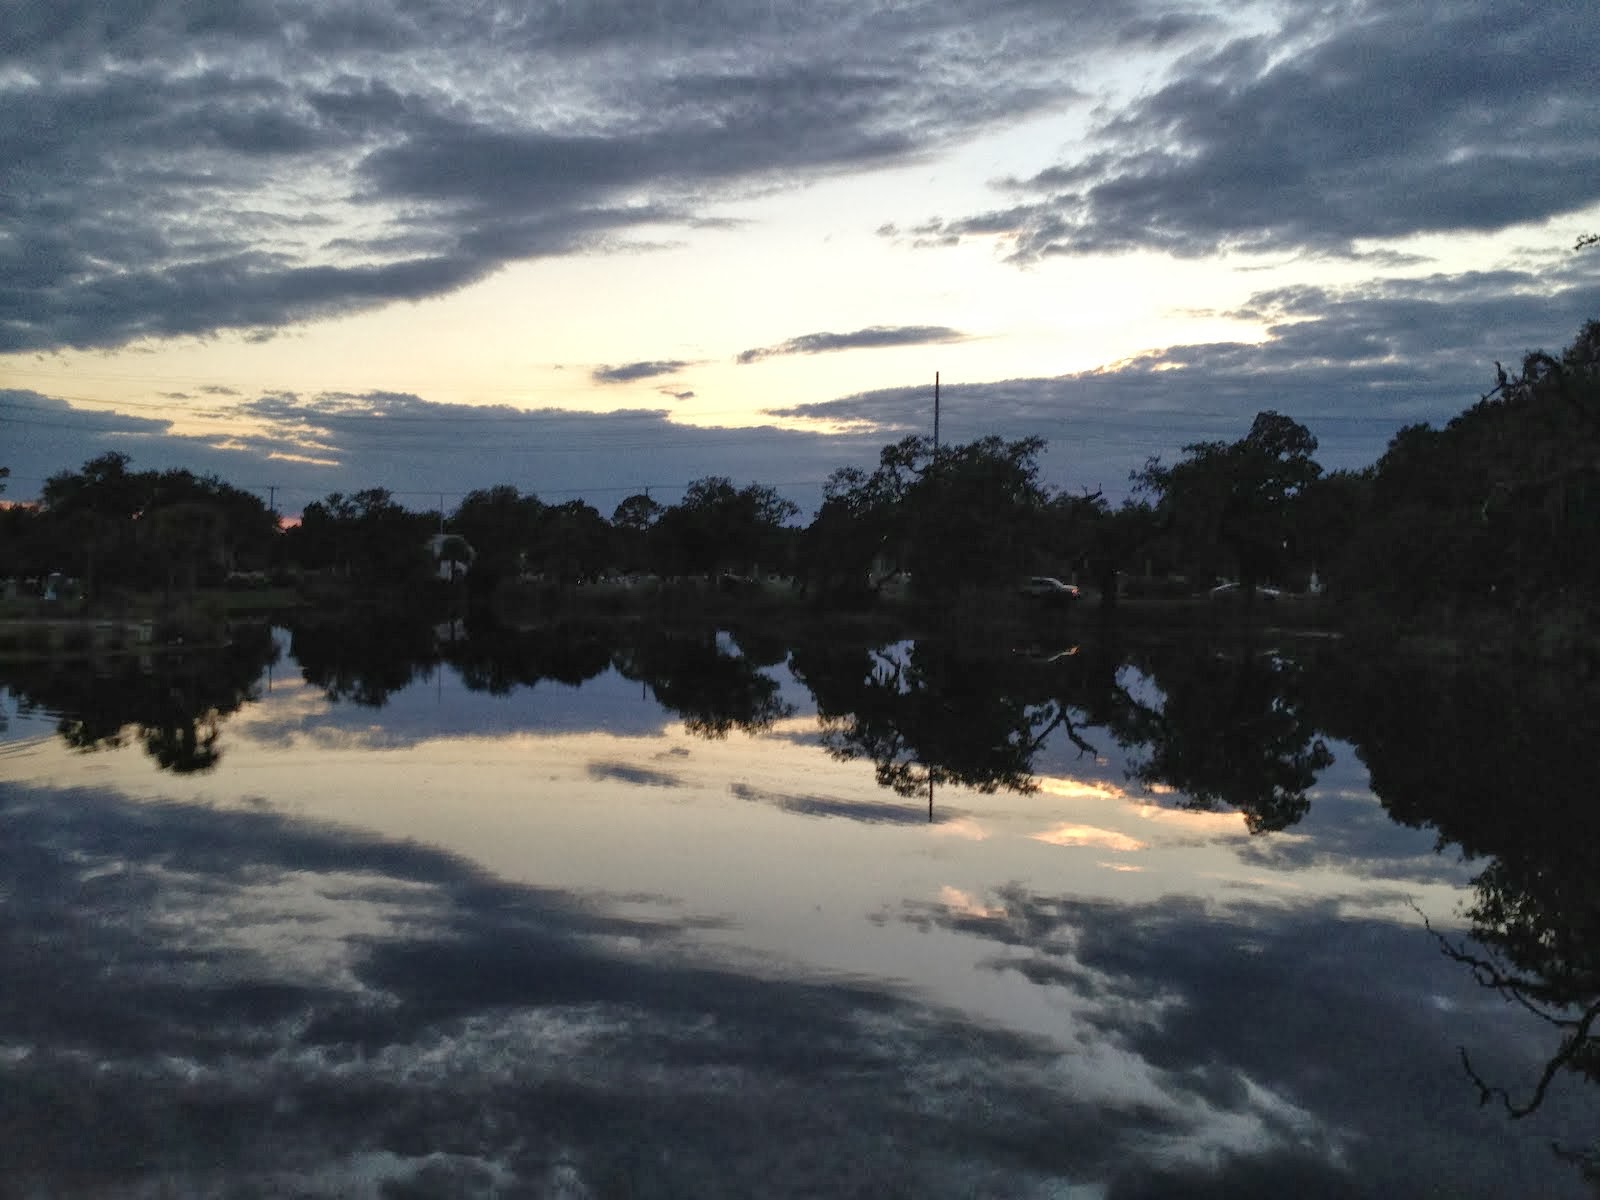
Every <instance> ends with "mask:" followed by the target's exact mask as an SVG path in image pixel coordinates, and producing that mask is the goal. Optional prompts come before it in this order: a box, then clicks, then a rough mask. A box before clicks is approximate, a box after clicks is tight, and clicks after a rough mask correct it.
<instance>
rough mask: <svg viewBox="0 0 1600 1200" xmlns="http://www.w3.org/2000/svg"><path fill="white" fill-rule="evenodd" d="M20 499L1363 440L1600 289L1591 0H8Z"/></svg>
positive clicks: (583, 491)
mask: <svg viewBox="0 0 1600 1200" xmlns="http://www.w3.org/2000/svg"><path fill="white" fill-rule="evenodd" d="M0 25H3V27H4V28H5V29H6V35H5V36H4V38H0V114H4V115H3V116H0V218H3V219H0V465H4V466H7V467H9V468H10V469H11V472H12V474H11V478H10V479H9V480H8V481H7V486H8V491H7V499H10V500H27V499H30V498H33V497H35V496H36V495H37V494H38V492H39V488H40V486H41V485H42V484H43V482H44V480H45V479H46V478H47V477H48V476H50V475H51V474H53V473H55V472H57V471H61V470H64V469H72V468H76V467H77V466H79V465H80V464H81V463H82V462H84V461H86V460H87V459H89V458H91V457H93V456H95V455H97V454H100V453H103V452H104V451H106V450H111V449H116V450H121V451H123V452H125V453H128V454H129V455H131V457H132V466H133V468H134V469H147V468H165V467H186V468H188V469H190V470H194V471H197V472H204V473H215V474H217V475H220V476H221V477H222V478H224V479H226V480H227V481H229V482H231V483H233V484H235V485H237V486H240V487H244V488H248V489H251V490H254V491H257V492H258V493H260V494H262V496H263V498H268V497H270V499H271V502H272V503H273V504H275V505H276V506H277V507H278V508H279V509H280V510H282V511H284V512H286V513H293V512H297V511H298V510H299V509H300V508H301V507H302V506H303V505H304V504H306V503H308V502H310V501H311V500H313V499H316V498H318V497H320V496H322V495H325V494H326V493H328V492H332V491H345V492H351V491H355V490H358V489H361V488H365V487H384V488H388V489H389V490H390V491H391V492H393V493H394V494H395V496H396V498H397V499H399V500H400V501H401V502H402V503H404V504H406V505H407V506H408V507H412V508H416V509H432V508H434V507H439V506H442V507H444V508H446V509H449V508H453V507H454V506H455V505H456V504H457V503H458V502H459V500H460V498H461V497H462V495H464V494H465V493H466V492H467V491H469V490H471V489H473V488H480V487H489V486H493V485H495V484H500V483H510V484H513V485H515V486H517V487H518V488H519V489H521V490H522V491H523V492H524V493H530V492H531V493H533V494H536V495H538V496H540V497H541V498H542V499H547V500H549V501H551V502H562V501H565V500H570V499H574V498H578V497H581V498H583V499H585V500H587V501H588V502H589V503H592V504H594V505H595V507H597V508H599V509H600V510H601V512H602V513H605V514H607V515H609V513H610V512H611V510H612V509H613V508H614V507H615V505H616V504H617V502H619V501H620V500H622V499H623V498H624V497H625V496H627V495H629V494H632V493H634V492H638V491H643V490H648V491H649V493H650V494H651V495H652V496H653V497H656V498H658V499H660V500H661V501H662V502H664V503H673V502H675V501H676V500H677V499H678V498H680V497H681V495H682V492H683V488H684V486H685V485H686V484H687V483H688V482H690V481H691V480H694V479H697V478H701V477H703V476H706V475H727V476H729V477H731V478H732V479H733V480H734V481H735V482H736V483H739V484H743V483H745V482H750V481H757V482H761V483H765V484H770V485H773V486H776V487H777V488H778V489H779V490H780V491H782V492H784V493H785V494H787V495H789V496H791V497H792V498H793V499H795V500H796V501H798V502H799V503H800V504H801V506H802V509H803V510H804V515H807V516H808V515H809V513H810V512H811V511H812V510H813V509H814V508H815V506H816V504H817V503H818V502H819V501H820V497H821V488H822V484H823V481H824V480H826V478H827V477H828V475H829V474H830V473H831V472H832V471H833V470H834V469H836V468H838V467H841V466H852V465H853V466H870V465H871V464H872V463H873V462H874V461H875V459H876V456H877V452H878V450H879V449H880V448H881V447H882V446H883V445H884V444H886V443H888V442H892V441H895V440H898V439H899V438H901V437H904V436H906V435H908V434H912V433H920V434H931V433H932V431H933V409H934V397H933V393H934V380H935V376H936V374H937V376H938V378H939V382H940V426H941V427H940V435H941V438H942V439H943V440H945V441H946V442H959V441H967V440H970V439H972V438H975V437H980V436H985V435H988V434H998V435H1000V436H1003V437H1007V438H1014V437H1024V436H1032V435H1037V436H1040V437H1044V438H1046V439H1048V448H1047V450H1046V452H1045V454H1044V455H1043V457H1042V459H1041V465H1042V468H1043V477H1044V479H1045V480H1046V481H1047V482H1048V483H1049V484H1050V485H1051V486H1054V487H1059V488H1064V489H1067V490H1070V491H1073V492H1079V491H1083V490H1089V491H1093V490H1095V489H1099V490H1101V491H1102V493H1103V494H1104V495H1105V496H1106V497H1107V498H1108V499H1110V500H1112V501H1113V502H1115V501H1118V500H1120V499H1121V498H1122V497H1123V496H1125V495H1126V494H1127V491H1128V487H1129V484H1128V473H1129V471H1130V470H1132V469H1134V468H1137V467H1139V466H1140V465H1142V464H1143V462H1144V461H1145V459H1146V458H1147V457H1148V456H1150V455H1152V454H1160V455H1162V456H1163V457H1164V458H1166V459H1167V460H1168V461H1170V460H1171V459H1172V458H1173V457H1175V456H1176V455H1178V454H1179V453H1181V447H1182V446H1184V445H1185V444H1188V443H1191V442H1194V441H1198V440H1204V439H1212V438H1224V439H1228V440H1232V439H1233V438H1237V437H1240V436H1242V435H1243V434H1244V432H1245V431H1246V430H1247V429H1248V428H1249V424H1250V421H1251V419H1252V417H1253V416H1254V415H1255V414H1256V413H1257V412H1259V411H1262V410H1266V409H1273V410H1276V411H1279V412H1283V413H1285V414H1287V415H1289V416H1292V417H1294V418H1295V419H1296V420H1299V421H1301V422H1303V423H1304V424H1306V425H1307V426H1308V427H1309V428H1310V429H1311V431H1312V432H1313V433H1314V434H1315V435H1316V436H1317V437H1318V439H1319V441H1320V443H1321V448H1320V451H1319V455H1318V457H1319V459H1320V461H1321V462H1322V463H1323V464H1324V466H1326V467H1329V468H1336V467H1360V466H1364V465H1366V464H1368V463H1370V462H1372V461H1374V460H1375V459H1376V458H1377V456H1378V455H1379V454H1381V453H1382V451H1383V448H1384V446H1385V445H1386V444H1387V442H1388V439H1389V438H1390V437H1391V436H1392V435H1393V433H1394V432H1395V431H1396V430H1397V429H1399V428H1400V427H1401V426H1403V425H1405V424H1409V423H1413V422H1417V421H1428V422H1431V423H1434V424H1438V423H1441V422H1443V421H1444V420H1447V419H1448V418H1449V417H1451V416H1452V415H1454V414H1455V413H1457V412H1459V411H1461V410H1462V409H1463V408H1465V407H1467V406H1469V405H1470V404H1472V403H1473V402H1475V401H1476V400H1477V399H1478V398H1479V397H1480V396H1481V395H1483V394H1484V393H1485V392H1487V391H1488V390H1489V389H1490V387H1492V385H1493V382H1494V378H1495V374H1494V372H1495V363H1496V362H1497V361H1500V362H1504V363H1506V364H1507V366H1512V365H1514V364H1515V363H1517V362H1519V361H1520V359H1521V356H1522V355H1523V354H1524V353H1525V352H1527V351H1529V350H1534V349H1545V350H1549V351H1559V350H1560V349H1561V348H1562V347H1563V346H1565V345H1566V344H1567V343H1568V342H1570V341H1571V340H1572V338H1573V336H1574V335H1575V334H1576V333H1577V331H1578V329H1579V328H1580V327H1581V326H1582V324H1583V323H1584V322H1585V321H1586V320H1588V319H1590V318H1594V317H1600V247H1591V248H1589V249H1587V250H1578V249H1576V248H1575V247H1576V243H1577V241H1578V239H1579V238H1580V237H1581V236H1582V235H1585V234H1588V233H1593V232H1600V168H1597V167H1596V164H1597V163H1600V89H1597V88H1595V87H1594V74H1593V72H1594V63H1595V62H1597V61H1600V8H1597V7H1596V6H1595V5H1593V4H1592V3H1591V2H1590V0H1545V2H1543V3H1512V2H1507V0H1494V2H1493V3H1490V2H1488V0H1451V2H1450V3H1430V2H1419V0H1371V2H1363V0H1316V2H1314V3H1303V2H1300V0H1281V2H1279V3H1275V4H1237V3H1230V4H1227V5H1208V4H1204V3H1189V2H1186V0H1179V2H1168V0H848V2H845V0H814V2H809V3H804V4H801V3H784V2H782V0H692V2H690V0H582V2H580V0H546V2H545V3H536V2H534V3H530V2H528V0H516V2H512V0H304V2H302V0H121V2H119V3H118V4H115V5H107V4H104V3H101V2H99V0H0Z"/></svg>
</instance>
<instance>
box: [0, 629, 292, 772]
mask: <svg viewBox="0 0 1600 1200" xmlns="http://www.w3.org/2000/svg"><path fill="white" fill-rule="evenodd" d="M277 657H278V650H277V646H276V644H275V643H274V642H273V640H272V632H271V630H269V629H267V628H266V627H265V626H240V627H238V628H235V629H233V630H232V631H231V632H230V640H229V642H228V644H227V645H225V646H222V647H219V648H217V649H212V650H195V649H186V650H183V651H181V652H180V651H168V652H162V653H155V654H144V655H137V654H114V655H102V656H98V657H93V658H78V657H66V658H46V659H30V660H22V661H16V662H9V663H5V664H4V665H3V666H0V683H3V684H4V685H5V686H7V687H9V688H10V689H11V690H12V691H13V692H14V693H15V694H16V695H17V697H18V701H19V704H20V706H21V707H22V708H24V709H28V708H41V709H45V710H47V711H50V712H54V713H57V714H59V718H58V720H57V723H56V729H57V732H58V733H60V735H61V738H62V740H63V741H64V742H66V744H67V745H69V746H71V747H73V748H74V749H76V750H84V751H92V750H99V749H111V748H116V747H120V746H123V745H125V744H127V742H128V740H129V738H130V736H132V737H137V738H138V740H139V742H140V743H141V744H142V745H143V746H144V749H145V752H146V753H147V754H149V755H150V757H151V758H153V759H155V761H156V764H157V765H158V766H159V767H160V768H161V769H162V770H166V771H173V772H175V773H178V774H192V773H195V772H200V771H208V770H210V769H211V768H213V767H215V766H216V765H217V763H218V761H219V760H220V759H221V757H222V748H221V745H220V744H219V743H220V739H221V727H222V723H223V721H224V720H225V719H226V718H227V717H228V716H229V715H231V714H232V713H234V712H236V711H237V710H238V709H239V708H240V707H241V706H243V705H244V704H246V703H248V702H250V701H252V700H254V699H256V698H257V691H256V685H257V682H258V681H259V680H260V678H261V674H262V672H263V671H264V670H266V668H267V667H268V666H269V665H270V664H271V663H273V662H275V661H277Z"/></svg>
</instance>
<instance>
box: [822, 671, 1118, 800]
mask: <svg viewBox="0 0 1600 1200" xmlns="http://www.w3.org/2000/svg"><path fill="white" fill-rule="evenodd" d="M1089 661H1090V659H1088V658H1087V657H1085V658H1082V659H1080V658H1079V657H1078V656H1076V655H1072V654H1066V655H1062V656H1060V657H1059V658H1056V659H1055V660H1054V661H1046V662H1040V661H1036V660H1033V659H1029V658H1024V657H1018V656H1008V657H996V656H994V655H993V654H988V655H981V654H973V653H970V652H964V651H963V650H962V649H961V648H959V647H956V646H952V645H950V644H948V643H935V642H912V643H907V644H899V645H892V646H881V647H871V646H852V645H841V644H837V643H807V644H803V645H800V646H797V647H796V648H795V650H794V652H793V655H792V656H791V659H790V666H791V669H792V670H793V671H794V674H795V676H796V678H798V679H799V680H801V681H802V682H803V683H804V684H805V685H806V687H808V688H809V689H810V690H811V693H812V695H813V696H814V697H815V699H816V705H817V716H818V720H819V723H820V725H821V729H822V741H823V745H824V746H826V747H827V749H828V752H829V753H830V754H832V755H833V756H834V757H836V758H839V759H845V760H850V759H857V758H865V759H870V760H871V761H872V764H873V769H874V773H875V775H876V777H877V780H878V782H879V783H880V784H881V785H883V786H884V787H887V788H891V789H893V790H894V791H895V792H896V793H898V794H900V795H902V796H914V795H922V794H924V793H926V794H927V795H928V796H929V797H930V801H931V797H932V795H933V792H932V789H933V787H934V785H936V784H953V785H959V786H961V787H966V788H971V789H973V790H975V791H977V792H980V793H993V792H996V791H999V790H1001V789H1006V790H1009V791H1014V792H1028V791H1032V790H1033V789H1034V788H1035V787H1036V786H1037V783H1036V781H1035V779H1034V775H1033V768H1034V760H1035V758H1036V757H1037V755H1038V753H1039V750H1040V749H1041V748H1042V747H1043V746H1044V744H1045V743H1046V741H1048V740H1049V739H1050V738H1051V737H1052V736H1053V735H1057V734H1059V735H1060V736H1061V737H1063V738H1065V739H1068V740H1071V741H1072V742H1074V744H1077V745H1079V746H1080V747H1081V748H1082V749H1083V750H1084V751H1085V752H1087V753H1090V754H1092V753H1093V747H1091V746H1090V745H1089V744H1088V743H1087V742H1086V741H1084V740H1083V739H1082V737H1081V735H1080V734H1079V732H1078V725H1079V723H1081V722H1082V720H1083V719H1084V718H1083V716H1082V715H1081V712H1082V708H1083V705H1082V704H1081V703H1075V701H1078V700H1079V699H1080V696H1079V692H1080V689H1082V688H1084V687H1085V686H1086V679H1085V674H1086V673H1085V672H1084V671H1082V670H1077V669H1075V668H1076V667H1077V666H1078V664H1079V663H1087V662H1089Z"/></svg>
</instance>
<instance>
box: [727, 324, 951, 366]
mask: <svg viewBox="0 0 1600 1200" xmlns="http://www.w3.org/2000/svg"><path fill="white" fill-rule="evenodd" d="M966 337H967V335H966V334H964V333H961V332H960V331H959V330H955V329H951V328H949V327H948V326H945V325H872V326H869V327H868V328H866V329H857V330H855V331H854V332H853V333H806V334H801V335H800V336H799V337H792V338H790V339H789V340H788V341H785V342H780V343H778V345H776V346H762V347H757V348H756V349H754V350H741V351H740V352H739V355H738V361H739V362H741V363H753V362H759V361H761V360H762V359H764V358H775V357H778V356H779V355H784V354H827V353H831V352H833V351H835V350H868V349H878V348H881V347H884V346H927V345H939V344H942V343H946V342H961V341H965V340H966Z"/></svg>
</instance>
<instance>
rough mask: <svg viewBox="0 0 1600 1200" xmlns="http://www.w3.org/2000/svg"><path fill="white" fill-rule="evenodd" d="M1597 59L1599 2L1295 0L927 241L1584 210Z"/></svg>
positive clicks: (1340, 230) (1066, 243)
mask: <svg viewBox="0 0 1600 1200" xmlns="http://www.w3.org/2000/svg"><path fill="white" fill-rule="evenodd" d="M1156 25H1157V26H1158V27H1159V26H1160V25H1161V21H1160V20H1159V19H1157V20H1156ZM1134 28H1135V25H1133V24H1130V25H1129V26H1128V29H1129V30H1130V31H1131V30H1133V29H1134ZM1597 56H1600V21H1596V20H1595V19H1594V15H1593V13H1592V12H1591V11H1590V10H1589V9H1588V8H1586V7H1585V6H1583V5H1575V4H1533V3H1527V4H1513V5H1510V6H1507V5H1505V4H1500V3H1491V2H1489V0H1472V2H1468V3H1463V4H1453V5H1451V6H1450V7H1449V8H1448V9H1447V10H1446V9H1435V8H1427V7H1418V6H1417V5H1414V4H1409V3H1406V2H1404V0H1379V2H1376V3H1367V2H1364V3H1340V4H1335V5H1332V6H1327V7H1325V8H1320V9H1319V8H1312V7H1310V6H1307V7H1305V8H1302V9H1296V8H1293V7H1291V8H1290V9H1288V10H1287V12H1286V20H1285V23H1284V24H1283V25H1282V26H1281V27H1280V28H1279V29H1277V30H1275V31H1273V32H1270V33H1263V34H1260V35H1257V36H1253V37H1247V38H1241V39H1238V40H1235V41H1232V42H1230V43H1228V44H1226V45H1224V46H1221V47H1219V48H1213V49H1208V50H1204V51H1196V52H1193V53H1191V54H1189V55H1187V56H1185V57H1183V58H1181V59H1180V60H1179V61H1178V65H1177V67H1176V68H1175V70H1174V71H1173V73H1172V75H1171V77H1170V78H1169V79H1168V80H1167V81H1166V83H1165V84H1164V85H1163V86H1161V87H1159V88H1157V89H1156V90H1154V91H1153V92H1150V93H1149V94H1147V95H1145V96H1143V97H1141V98H1139V99H1137V100H1135V101H1134V102H1132V103H1131V104H1128V105H1127V106H1125V107H1120V108H1107V109H1104V110H1102V112H1101V116H1100V120H1099V124H1098V125H1097V127H1096V128H1095V130H1094V134H1093V136H1092V137H1091V139H1090V140H1089V141H1088V142H1087V143H1086V144H1085V145H1084V148H1083V150H1082V152H1081V153H1078V154H1075V155H1074V156H1072V157H1070V158H1067V159H1064V160H1062V161H1061V162H1059V163H1057V164H1056V165H1054V166H1050V167H1048V168H1046V169H1044V170H1042V171H1040V172H1038V173H1037V174H1035V175H1034V176H1032V177H1031V178H1028V179H1022V180H1013V181H1011V183H1010V185H1009V186H1010V190H1011V191H1012V192H1013V193H1014V194H1015V195H1016V196H1017V197H1018V199H1017V201H1016V202H1015V203H1014V204H1010V205H1005V206H1002V207H1000V208H997V209H995V210H993V211H990V212H985V213H980V214H976V215H971V216H964V217H955V218H950V219H944V220H938V221H934V222H930V223H928V224H926V225H924V226H922V227H920V228H918V229H917V230H916V231H915V236H916V237H917V238H918V239H919V240H921V241H922V242H924V243H928V242H934V243H937V242H942V241H945V240H948V239H951V238H960V237H964V236H969V235H998V236H1000V237H1002V238H1003V239H1005V241H1006V243H1007V244H1008V245H1009V247H1010V253H1011V255H1012V256H1013V257H1014V258H1016V259H1018V260H1023V261H1026V260H1031V259H1037V258H1040V257H1044V256H1048V255H1055V254H1082V253H1096V252H1105V251H1121V250H1133V249H1155V250H1162V251H1167V252H1169V253H1173V254H1178V255H1198V254H1208V253H1212V252H1216V251H1219V250H1227V249H1243V250H1286V249H1289V250H1294V249H1306V250H1312V251H1320V252H1325V253H1332V254H1340V255H1346V254H1352V253H1355V252H1357V251H1358V250H1359V249H1360V243H1362V242H1363V241H1365V240H1373V239H1392V238H1399V237H1405V236H1407V235H1410V234H1417V233H1437V232H1465V231H1488V230H1499V229H1504V228H1506V227H1508V226H1511V225H1514V224H1518V223H1521V222H1531V221H1539V220H1544V219H1546V218H1549V217H1553V216H1558V215H1561V214H1565V213H1573V212H1577V211H1579V210H1581V209H1583V208H1585V207H1587V206H1589V205H1592V204H1594V203H1596V201H1600V177H1597V176H1596V175H1595V172H1594V171H1593V170H1592V169H1591V164H1592V163H1593V162H1594V161H1595V159H1596V157H1597V156H1600V93H1597V92H1596V90H1595V88H1594V87H1593V80H1592V75H1593V63H1594V62H1595V60H1596V57H1597Z"/></svg>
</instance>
